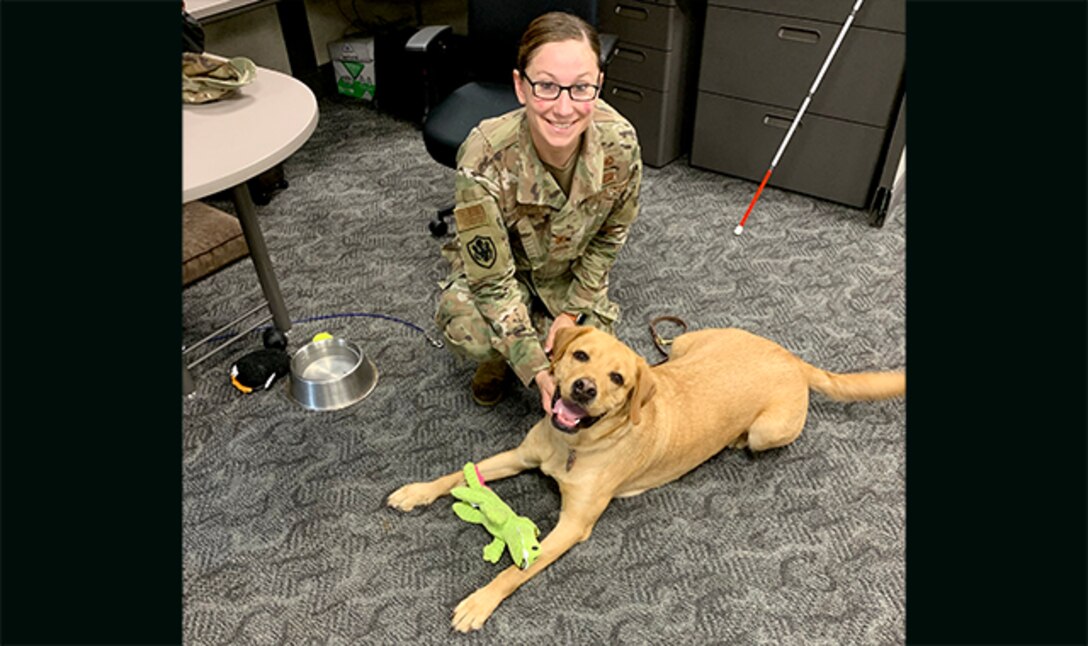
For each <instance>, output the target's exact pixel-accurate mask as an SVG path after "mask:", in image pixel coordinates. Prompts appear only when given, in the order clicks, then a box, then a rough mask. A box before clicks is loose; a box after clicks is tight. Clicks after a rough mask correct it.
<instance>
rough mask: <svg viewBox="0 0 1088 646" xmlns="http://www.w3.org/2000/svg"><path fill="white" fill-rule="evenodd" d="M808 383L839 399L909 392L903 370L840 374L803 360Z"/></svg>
mask: <svg viewBox="0 0 1088 646" xmlns="http://www.w3.org/2000/svg"><path fill="white" fill-rule="evenodd" d="M801 364H802V365H803V366H804V367H803V369H804V371H805V376H806V377H807V378H808V385H809V387H811V388H812V389H813V390H815V391H817V392H820V393H822V394H824V395H827V396H828V397H830V398H831V399H835V400H838V401H845V402H849V401H860V400H869V399H890V398H892V397H901V396H903V395H905V394H906V392H907V375H906V373H904V372H854V373H849V374H837V373H834V372H828V371H827V370H821V369H819V368H817V367H816V366H811V365H809V364H807V363H805V362H803V361H802V362H801Z"/></svg>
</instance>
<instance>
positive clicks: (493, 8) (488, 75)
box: [467, 0, 597, 83]
mask: <svg viewBox="0 0 1088 646" xmlns="http://www.w3.org/2000/svg"><path fill="white" fill-rule="evenodd" d="M549 11H566V12H567V13H571V14H574V15H576V16H578V17H579V18H581V19H582V20H585V21H586V22H588V23H589V24H591V25H593V26H597V0H469V1H468V25H467V26H468V54H469V55H468V60H470V61H471V65H472V67H473V72H474V74H473V77H474V80H477V81H490V82H494V83H510V82H511V76H510V72H511V71H512V70H513V69H514V66H515V65H516V64H517V55H518V42H519V41H520V40H521V35H522V33H524V32H525V28H526V27H528V26H529V23H530V22H532V21H533V19H534V18H536V17H537V16H539V15H541V14H544V13H547V12H549Z"/></svg>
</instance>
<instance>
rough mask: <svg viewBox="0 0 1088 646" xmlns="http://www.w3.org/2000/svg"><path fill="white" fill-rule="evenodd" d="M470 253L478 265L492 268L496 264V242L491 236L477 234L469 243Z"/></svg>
mask: <svg viewBox="0 0 1088 646" xmlns="http://www.w3.org/2000/svg"><path fill="white" fill-rule="evenodd" d="M468 255H469V257H470V258H472V261H473V262H475V263H476V264H477V265H479V266H481V267H483V268H485V269H490V268H491V267H493V266H494V265H495V255H496V254H495V243H494V242H492V241H491V237H490V236H476V237H475V238H473V239H472V240H470V241H469V243H468Z"/></svg>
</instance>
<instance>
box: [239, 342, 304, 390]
mask: <svg viewBox="0 0 1088 646" xmlns="http://www.w3.org/2000/svg"><path fill="white" fill-rule="evenodd" d="M261 339H262V341H264V349H263V350H255V351H253V352H250V353H249V354H247V355H245V356H244V357H242V358H241V359H239V360H238V361H237V362H236V363H235V364H234V365H233V366H231V367H230V383H231V384H233V385H234V387H235V388H237V389H238V390H240V391H242V392H243V393H246V394H247V395H248V394H249V393H251V392H253V391H254V390H258V389H260V390H268V389H269V388H271V387H272V384H274V383H276V380H277V379H279V378H280V377H282V376H284V375H286V374H287V373H288V372H289V371H290V370H291V357H290V356H288V354H287V335H286V334H284V333H283V332H280V331H279V330H277V329H276V328H268V329H267V330H265V331H264V333H263V334H262V335H261Z"/></svg>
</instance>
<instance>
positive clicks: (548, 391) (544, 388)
mask: <svg viewBox="0 0 1088 646" xmlns="http://www.w3.org/2000/svg"><path fill="white" fill-rule="evenodd" d="M533 380H534V381H536V387H537V388H539V389H540V407H541V408H543V409H544V414H545V415H551V414H552V396H553V395H554V394H555V379H554V378H552V373H551V371H550V370H541V371H540V372H538V373H536V377H534V378H533Z"/></svg>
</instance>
